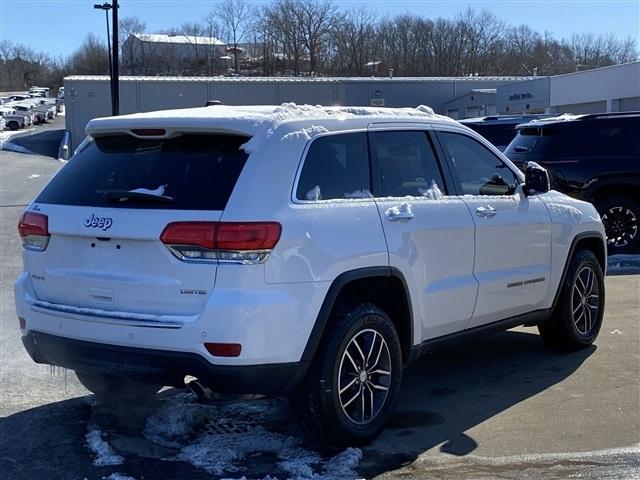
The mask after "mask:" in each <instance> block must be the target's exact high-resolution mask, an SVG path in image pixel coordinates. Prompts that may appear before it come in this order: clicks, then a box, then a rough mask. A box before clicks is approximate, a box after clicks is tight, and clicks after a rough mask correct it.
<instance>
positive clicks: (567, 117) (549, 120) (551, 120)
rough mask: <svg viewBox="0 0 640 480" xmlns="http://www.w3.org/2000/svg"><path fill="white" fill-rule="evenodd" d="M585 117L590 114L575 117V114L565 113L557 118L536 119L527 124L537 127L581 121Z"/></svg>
mask: <svg viewBox="0 0 640 480" xmlns="http://www.w3.org/2000/svg"><path fill="white" fill-rule="evenodd" d="M585 115H588V114H586V113H583V114H580V115H574V114H573V113H563V114H562V115H558V116H557V117H545V118H534V119H532V120H530V121H529V122H528V123H527V124H528V125H536V124H540V123H555V122H572V121H574V120H579V119H580V118H582V117H584V116H585Z"/></svg>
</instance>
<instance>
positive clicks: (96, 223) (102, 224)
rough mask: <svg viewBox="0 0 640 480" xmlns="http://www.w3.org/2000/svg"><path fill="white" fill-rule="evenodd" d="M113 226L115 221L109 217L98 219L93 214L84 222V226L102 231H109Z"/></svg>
mask: <svg viewBox="0 0 640 480" xmlns="http://www.w3.org/2000/svg"><path fill="white" fill-rule="evenodd" d="M111 225H113V219H112V218H109V217H96V216H95V214H93V213H92V214H91V216H90V217H89V218H87V219H86V220H85V221H84V226H85V227H87V228H89V227H95V228H101V229H102V230H108V229H109V228H111Z"/></svg>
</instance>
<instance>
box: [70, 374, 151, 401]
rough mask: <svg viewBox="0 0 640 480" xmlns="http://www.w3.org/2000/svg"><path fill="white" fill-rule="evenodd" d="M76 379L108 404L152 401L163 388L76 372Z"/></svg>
mask: <svg viewBox="0 0 640 480" xmlns="http://www.w3.org/2000/svg"><path fill="white" fill-rule="evenodd" d="M76 377H78V380H79V381H80V383H81V384H82V385H83V386H84V387H85V388H86V389H87V390H89V391H90V392H91V393H93V394H94V395H95V396H96V398H97V399H98V400H100V401H101V402H106V403H135V402H144V401H147V400H150V399H151V398H152V397H153V396H154V395H155V394H156V393H157V392H158V390H160V388H161V387H160V386H159V385H153V384H145V383H139V382H134V381H131V380H126V379H122V378H118V377H108V376H105V375H96V374H90V373H84V372H76Z"/></svg>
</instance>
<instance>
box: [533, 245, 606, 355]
mask: <svg viewBox="0 0 640 480" xmlns="http://www.w3.org/2000/svg"><path fill="white" fill-rule="evenodd" d="M561 288H562V291H561V292H560V298H559V299H558V303H557V305H556V307H555V309H554V311H553V313H552V314H551V317H550V318H549V320H547V321H546V322H545V323H543V324H541V325H539V326H538V330H539V332H540V335H541V336H542V340H543V341H544V342H545V343H546V344H547V345H549V346H550V347H552V348H554V349H557V350H568V351H571V350H578V349H581V348H585V347H588V346H589V345H591V344H592V343H593V342H594V341H595V339H596V337H597V336H598V333H599V332H600V327H601V326H602V318H603V316H604V303H605V295H604V275H603V274H602V268H601V267H600V264H599V263H598V259H597V258H596V256H595V255H594V254H593V252H591V251H589V250H581V251H579V252H578V253H576V254H575V256H574V257H573V258H572V259H571V264H570V265H569V269H568V271H567V276H566V278H565V280H564V283H563V285H562V286H561Z"/></svg>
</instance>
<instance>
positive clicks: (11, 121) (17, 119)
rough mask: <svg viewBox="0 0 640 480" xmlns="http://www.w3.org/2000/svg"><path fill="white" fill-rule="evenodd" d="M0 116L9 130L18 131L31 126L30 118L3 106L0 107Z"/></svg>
mask: <svg viewBox="0 0 640 480" xmlns="http://www.w3.org/2000/svg"><path fill="white" fill-rule="evenodd" d="M0 116H2V118H3V119H4V121H5V124H6V127H7V128H8V129H9V130H18V129H20V128H24V127H28V126H29V125H31V123H30V122H31V117H30V116H25V115H23V114H19V113H16V111H15V109H13V108H11V107H8V106H5V105H3V106H1V107H0Z"/></svg>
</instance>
